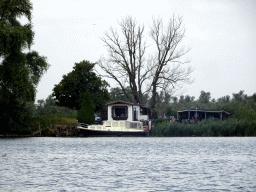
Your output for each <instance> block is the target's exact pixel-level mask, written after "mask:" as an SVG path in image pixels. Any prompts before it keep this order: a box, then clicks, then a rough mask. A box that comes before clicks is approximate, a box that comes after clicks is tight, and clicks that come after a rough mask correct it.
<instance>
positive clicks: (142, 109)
mask: <svg viewBox="0 0 256 192" xmlns="http://www.w3.org/2000/svg"><path fill="white" fill-rule="evenodd" d="M147 114H148V109H147V108H145V107H140V115H147Z"/></svg>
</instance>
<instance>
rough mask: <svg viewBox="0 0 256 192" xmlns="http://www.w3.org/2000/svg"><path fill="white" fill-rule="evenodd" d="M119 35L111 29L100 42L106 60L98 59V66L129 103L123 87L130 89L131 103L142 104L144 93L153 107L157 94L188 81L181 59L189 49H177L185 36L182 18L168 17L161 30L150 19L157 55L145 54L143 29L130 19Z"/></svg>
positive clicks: (125, 20)
mask: <svg viewBox="0 0 256 192" xmlns="http://www.w3.org/2000/svg"><path fill="white" fill-rule="evenodd" d="M119 26H120V27H121V35H119V33H118V32H117V31H116V30H114V29H113V28H110V30H109V31H108V32H106V33H105V37H104V38H103V39H102V40H103V41H104V43H105V45H106V46H107V48H108V51H109V53H108V59H105V58H101V60H100V61H99V62H98V64H99V66H100V67H101V68H102V69H103V70H104V71H105V72H106V77H109V78H111V79H114V80H115V81H116V82H117V83H118V84H119V85H120V87H121V88H122V90H123V92H124V94H125V95H126V96H127V98H128V99H129V100H133V98H129V95H128V94H127V93H126V90H125V87H126V85H127V84H128V85H129V86H130V88H131V91H132V94H133V96H134V100H135V101H136V102H138V103H141V101H142V95H143V94H144V93H148V92H151V93H152V95H151V96H152V101H153V102H152V105H151V107H152V108H154V107H155V103H156V93H157V91H161V90H165V91H167V90H168V88H169V87H170V86H172V88H176V87H177V86H178V85H180V84H181V83H187V82H189V75H190V73H191V72H192V70H191V68H187V69H186V68H183V67H182V64H184V63H187V61H185V62H181V60H180V58H181V57H182V56H184V55H185V54H186V53H187V52H188V50H185V49H183V48H178V45H179V44H180V42H181V40H182V39H183V37H184V29H183V28H182V19H181V18H178V19H176V18H175V17H173V18H171V19H170V21H169V23H168V25H167V26H166V27H165V28H164V26H163V21H162V20H161V19H158V20H155V19H153V25H152V27H151V30H150V37H151V38H152V40H153V44H154V47H156V49H155V50H156V54H155V55H154V54H153V55H152V54H148V55H146V48H147V46H146V42H145V40H144V38H143V33H144V26H143V25H139V24H138V23H137V22H136V20H134V19H132V17H131V16H127V17H126V18H124V19H123V20H122V21H121V22H119Z"/></svg>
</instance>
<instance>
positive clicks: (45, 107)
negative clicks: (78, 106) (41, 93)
mask: <svg viewBox="0 0 256 192" xmlns="http://www.w3.org/2000/svg"><path fill="white" fill-rule="evenodd" d="M26 108H27V109H28V110H29V111H30V112H31V113H32V115H33V116H38V115H45V114H76V113H77V111H76V110H72V109H69V108H67V107H62V106H57V105H56V103H55V100H54V99H53V97H52V95H49V96H48V97H47V98H46V100H44V99H40V100H38V101H37V104H35V103H34V102H29V103H27V104H26Z"/></svg>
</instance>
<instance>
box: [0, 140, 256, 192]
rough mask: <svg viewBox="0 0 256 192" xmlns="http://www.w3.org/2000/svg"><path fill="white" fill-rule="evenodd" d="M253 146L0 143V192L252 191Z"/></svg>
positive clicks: (255, 163)
mask: <svg viewBox="0 0 256 192" xmlns="http://www.w3.org/2000/svg"><path fill="white" fill-rule="evenodd" d="M255 146H256V138H255V137H250V138H239V137H232V138H207V137H206V138H119V137H118V138H116V137H113V138H15V139H0V155H1V156H0V166H1V167H0V191H47V190H49V191H175V190H177V191H206V190H210V191H256V182H255V181H256V149H255ZM5 153H6V154H7V155H6V156H3V155H4V154H5Z"/></svg>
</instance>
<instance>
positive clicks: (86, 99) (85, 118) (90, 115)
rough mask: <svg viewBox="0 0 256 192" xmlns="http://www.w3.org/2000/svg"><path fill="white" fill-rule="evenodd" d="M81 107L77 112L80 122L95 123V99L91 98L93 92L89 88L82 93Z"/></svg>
mask: <svg viewBox="0 0 256 192" xmlns="http://www.w3.org/2000/svg"><path fill="white" fill-rule="evenodd" d="M81 100H82V104H81V108H80V109H79V111H78V113H77V120H78V122H80V123H85V124H89V125H91V124H93V123H95V117H94V105H93V100H92V98H91V94H90V93H89V91H88V90H86V91H85V92H84V93H82V94H81Z"/></svg>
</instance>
